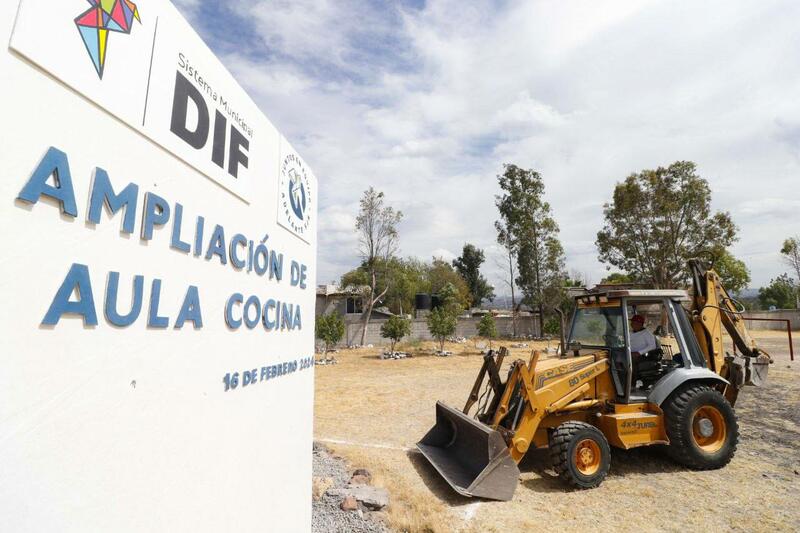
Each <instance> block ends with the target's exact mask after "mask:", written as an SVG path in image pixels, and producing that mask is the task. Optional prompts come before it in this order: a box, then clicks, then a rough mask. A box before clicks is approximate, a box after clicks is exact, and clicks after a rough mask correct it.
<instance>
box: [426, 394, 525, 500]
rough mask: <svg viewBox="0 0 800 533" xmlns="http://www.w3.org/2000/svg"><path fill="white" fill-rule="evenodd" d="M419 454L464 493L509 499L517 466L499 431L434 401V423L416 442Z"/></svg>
mask: <svg viewBox="0 0 800 533" xmlns="http://www.w3.org/2000/svg"><path fill="white" fill-rule="evenodd" d="M417 448H418V449H419V451H420V452H422V455H424V456H425V458H426V459H427V460H428V461H429V462H430V463H431V464H432V465H433V467H434V468H435V469H436V470H437V471H438V472H439V474H440V475H441V476H442V477H443V478H444V479H445V481H447V483H449V484H450V486H451V487H453V489H455V491H456V492H458V493H459V494H462V495H464V496H477V497H479V498H489V499H492V500H503V501H508V500H510V499H511V498H512V497H513V496H514V490H515V489H516V488H517V482H518V481H519V468H517V463H515V462H514V460H513V459H512V458H511V455H510V454H509V453H508V446H507V445H506V443H505V441H504V440H503V437H502V435H500V433H499V432H497V431H495V430H493V429H492V428H490V427H489V426H487V425H485V424H482V423H481V422H478V421H477V420H474V419H472V418H470V417H469V416H467V415H465V414H463V413H462V412H461V411H456V410H455V409H453V408H451V407H447V406H446V405H445V404H443V403H442V402H436V425H435V426H433V428H431V430H430V431H428V433H427V434H426V435H425V436H424V437H423V438H422V440H421V441H419V442H418V443H417Z"/></svg>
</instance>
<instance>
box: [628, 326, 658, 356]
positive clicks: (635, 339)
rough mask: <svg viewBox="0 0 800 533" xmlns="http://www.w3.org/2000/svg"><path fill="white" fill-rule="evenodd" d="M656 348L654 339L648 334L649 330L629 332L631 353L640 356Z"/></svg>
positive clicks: (653, 336)
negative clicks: (637, 353) (636, 353)
mask: <svg viewBox="0 0 800 533" xmlns="http://www.w3.org/2000/svg"><path fill="white" fill-rule="evenodd" d="M656 348H658V344H656V337H655V335H653V334H652V333H650V330H649V329H647V328H644V329H642V330H639V331H633V330H631V353H633V352H639V353H640V354H645V353H647V352H649V351H650V350H655V349H656Z"/></svg>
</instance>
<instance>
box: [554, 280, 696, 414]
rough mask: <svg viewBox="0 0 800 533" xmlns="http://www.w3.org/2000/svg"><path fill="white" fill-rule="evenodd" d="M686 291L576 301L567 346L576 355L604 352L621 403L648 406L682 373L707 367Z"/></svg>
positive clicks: (608, 293)
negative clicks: (665, 382)
mask: <svg viewBox="0 0 800 533" xmlns="http://www.w3.org/2000/svg"><path fill="white" fill-rule="evenodd" d="M684 301H689V297H688V295H687V293H686V292H685V291H666V290H620V291H605V292H592V293H589V294H587V295H585V296H580V297H578V298H577V306H576V309H575V313H574V315H573V317H572V325H571V327H570V332H569V337H568V343H567V346H568V347H569V349H570V350H572V351H573V353H575V354H576V355H579V354H581V352H583V354H586V353H587V352H591V351H598V350H603V351H606V352H607V353H608V356H609V360H610V363H611V365H610V366H611V377H612V381H613V383H614V388H615V390H616V394H617V401H618V402H620V403H640V402H646V401H647V398H648V395H649V392H650V391H652V389H653V387H655V386H656V385H657V384H658V382H659V381H661V380H662V379H664V377H665V376H667V375H668V374H669V373H671V372H672V371H674V370H676V369H678V368H691V367H705V359H704V358H703V356H702V353H701V351H700V347H699V346H698V345H697V341H696V339H695V337H694V334H693V332H692V327H691V321H690V319H689V315H688V312H687V311H686V310H685V309H684V307H683V306H682V305H681V302H684Z"/></svg>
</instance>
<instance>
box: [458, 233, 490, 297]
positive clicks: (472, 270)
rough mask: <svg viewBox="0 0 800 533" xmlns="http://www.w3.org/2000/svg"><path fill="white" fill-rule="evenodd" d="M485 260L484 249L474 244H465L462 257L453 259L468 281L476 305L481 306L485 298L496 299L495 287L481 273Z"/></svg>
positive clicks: (460, 272)
mask: <svg viewBox="0 0 800 533" xmlns="http://www.w3.org/2000/svg"><path fill="white" fill-rule="evenodd" d="M485 260H486V258H485V257H484V255H483V250H481V249H479V248H476V247H475V246H474V245H472V244H465V245H464V248H463V249H462V251H461V257H458V258H456V259H454V260H453V266H454V267H455V269H456V270H457V271H458V273H459V274H460V275H461V277H462V278H464V281H466V282H467V287H469V293H470V299H471V300H472V304H473V305H475V306H480V305H481V302H482V301H483V300H485V299H488V300H494V287H492V286H491V285H489V282H488V281H486V278H484V277H483V276H482V275H481V270H480V269H481V265H482V264H483V262H484V261H485Z"/></svg>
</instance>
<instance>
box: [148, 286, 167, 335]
mask: <svg viewBox="0 0 800 533" xmlns="http://www.w3.org/2000/svg"><path fill="white" fill-rule="evenodd" d="M160 301H161V280H160V279H158V278H156V279H154V280H153V285H152V286H151V288H150V310H149V312H148V313H147V326H148V327H151V328H161V329H163V328H166V327H167V326H169V319H168V318H167V317H165V316H158V304H159V302H160Z"/></svg>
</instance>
